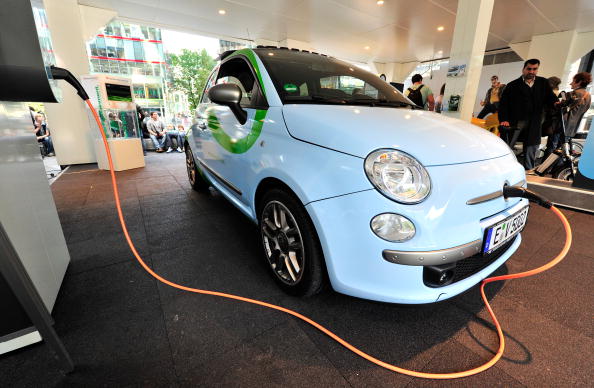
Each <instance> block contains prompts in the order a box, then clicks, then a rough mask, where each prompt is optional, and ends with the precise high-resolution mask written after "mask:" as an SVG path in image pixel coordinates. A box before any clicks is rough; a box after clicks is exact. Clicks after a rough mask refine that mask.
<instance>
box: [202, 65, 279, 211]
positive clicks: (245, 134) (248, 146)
mask: <svg viewBox="0 0 594 388" xmlns="http://www.w3.org/2000/svg"><path fill="white" fill-rule="evenodd" d="M215 83H216V84H221V83H233V84H236V85H237V86H238V87H239V88H240V89H241V93H242V98H241V102H240V106H241V108H242V109H244V110H245V111H246V112H247V121H246V122H245V124H241V123H240V122H239V121H238V119H237V117H236V116H235V115H234V113H233V112H232V111H231V109H230V108H229V107H227V106H222V105H217V104H212V103H210V104H208V106H206V107H204V110H203V112H202V116H203V117H205V118H206V123H204V124H206V125H205V126H206V128H203V129H202V132H203V140H202V147H203V149H202V155H203V160H204V163H205V164H206V167H207V169H208V170H209V172H210V173H211V174H212V175H214V177H215V178H216V179H217V181H218V183H220V184H222V185H224V186H225V188H226V189H227V191H228V192H229V193H230V194H231V195H233V196H235V197H236V198H237V199H238V200H239V201H241V202H243V203H244V204H246V203H247V199H248V198H247V196H246V192H247V190H248V188H249V187H250V186H251V184H252V182H250V177H251V176H252V175H251V174H250V171H249V166H250V159H253V158H254V153H257V152H258V151H257V147H252V146H253V145H254V144H255V142H256V139H257V138H258V137H259V134H260V131H261V130H262V126H263V120H264V118H265V116H266V113H267V109H268V105H267V103H266V100H265V98H264V95H263V93H262V90H261V86H260V84H259V82H258V80H257V77H256V76H255V73H254V71H253V68H252V67H251V64H250V63H249V62H248V60H247V59H246V58H244V57H243V56H240V55H237V56H234V57H232V58H229V59H228V60H226V61H225V62H224V63H222V64H221V66H220V68H219V71H218V73H217V76H216V82H215ZM203 126H204V125H203Z"/></svg>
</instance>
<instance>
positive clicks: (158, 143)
mask: <svg viewBox="0 0 594 388" xmlns="http://www.w3.org/2000/svg"><path fill="white" fill-rule="evenodd" d="M150 137H151V140H152V141H153V144H154V145H155V148H157V149H159V148H163V147H164V146H165V142H166V141H167V136H162V137H160V138H157V136H155V135H150Z"/></svg>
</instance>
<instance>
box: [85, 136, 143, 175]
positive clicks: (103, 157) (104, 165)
mask: <svg viewBox="0 0 594 388" xmlns="http://www.w3.org/2000/svg"><path fill="white" fill-rule="evenodd" d="M107 144H109V150H110V152H111V158H112V161H113V168H114V170H115V171H123V170H130V169H132V168H139V167H144V166H145V163H144V155H143V153H142V143H141V139H138V138H116V139H107ZM95 153H96V155H97V165H98V166H99V168H100V169H101V170H109V163H108V161H107V153H106V152H105V146H104V145H103V140H99V139H97V140H95Z"/></svg>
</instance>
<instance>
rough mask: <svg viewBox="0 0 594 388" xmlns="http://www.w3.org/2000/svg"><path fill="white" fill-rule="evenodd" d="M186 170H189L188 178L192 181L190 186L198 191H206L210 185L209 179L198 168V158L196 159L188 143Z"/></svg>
mask: <svg viewBox="0 0 594 388" xmlns="http://www.w3.org/2000/svg"><path fill="white" fill-rule="evenodd" d="M185 148H186V170H187V172H188V180H189V181H190V186H192V189H194V190H196V191H206V190H208V187H209V186H210V185H209V183H208V181H207V180H206V179H205V178H204V176H203V175H202V171H200V170H199V169H198V166H197V165H196V160H195V159H194V154H193V153H192V150H191V149H190V146H189V145H188V144H186V147H185Z"/></svg>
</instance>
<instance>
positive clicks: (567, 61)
mask: <svg viewBox="0 0 594 388" xmlns="http://www.w3.org/2000/svg"><path fill="white" fill-rule="evenodd" d="M576 35H577V34H576V32H575V31H563V32H555V33H553V34H545V35H535V36H533V37H532V42H531V43H530V50H529V51H528V58H537V59H538V60H540V67H539V69H538V75H539V76H541V77H545V78H548V77H552V76H555V77H559V78H561V85H565V83H566V81H567V77H568V76H569V69H570V67H571V64H572V63H573V62H575V60H576V59H577V58H571V57H570V53H571V52H572V50H573V46H574V43H575V41H576ZM572 59H573V60H572Z"/></svg>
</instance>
